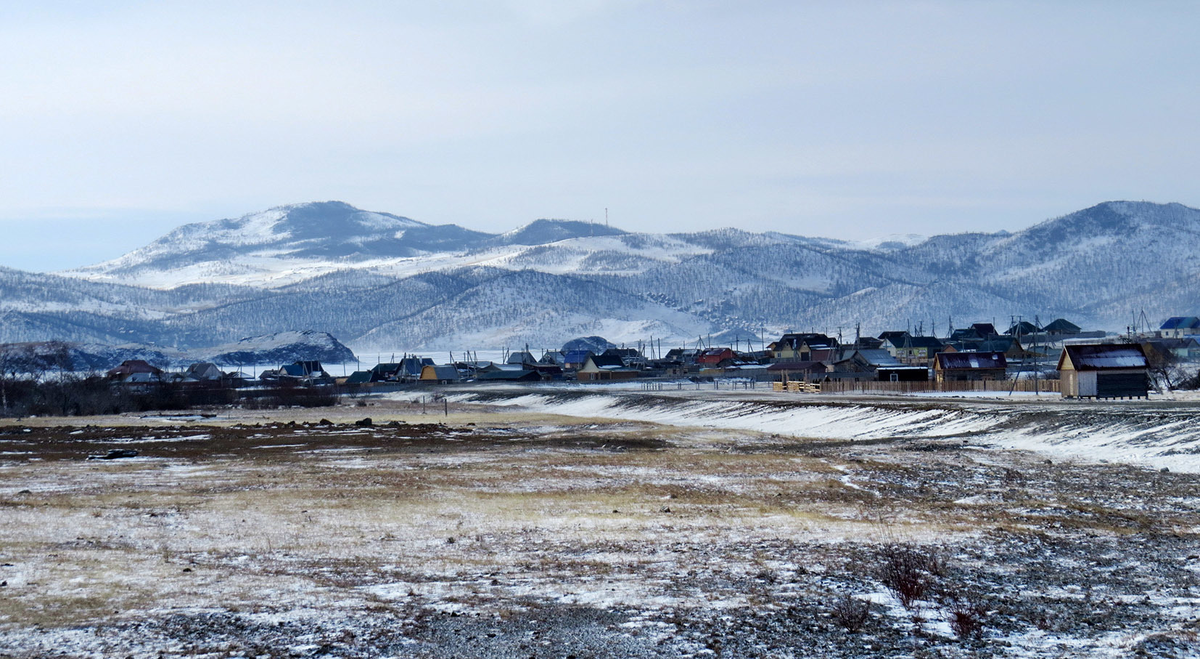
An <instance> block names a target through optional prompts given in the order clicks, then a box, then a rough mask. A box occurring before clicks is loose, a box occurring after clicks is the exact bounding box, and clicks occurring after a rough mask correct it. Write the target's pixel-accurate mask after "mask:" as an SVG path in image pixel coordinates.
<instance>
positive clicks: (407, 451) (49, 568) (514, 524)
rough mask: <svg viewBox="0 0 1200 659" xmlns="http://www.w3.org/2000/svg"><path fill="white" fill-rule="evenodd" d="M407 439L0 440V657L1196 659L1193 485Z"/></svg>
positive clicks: (899, 448)
mask: <svg viewBox="0 0 1200 659" xmlns="http://www.w3.org/2000/svg"><path fill="white" fill-rule="evenodd" d="M427 411H428V412H429V414H421V413H420V412H421V408H420V406H419V405H415V404H412V403H408V402H403V401H377V402H376V403H375V404H373V405H371V406H369V407H354V406H342V407H338V408H332V409H329V408H327V409H315V410H284V411H278V412H264V411H253V412H251V411H232V412H231V411H228V410H223V411H220V412H219V413H218V414H217V415H216V416H211V417H207V418H206V417H203V416H199V415H196V416H191V417H181V416H174V417H169V416H168V417H147V418H141V417H132V416H131V417H113V418H91V419H82V420H78V419H77V420H71V421H70V422H68V421H65V420H60V419H34V420H26V421H11V422H7V423H6V425H3V426H0V565H2V566H0V582H3V585H2V586H0V656H3V657H93V656H94V657H110V656H112V657H126V656H133V657H159V656H167V657H177V656H186V657H242V656H244V657H263V656H269V657H322V656H330V657H568V656H574V657H580V658H582V657H601V656H603V657H642V656H645V657H649V656H710V657H811V656H829V657H893V656H894V657H976V656H996V657H1026V656H1027V657H1035V656H1037V657H1041V656H1077V657H1106V656H1111V657H1127V656H1156V657H1186V656H1196V655H1197V654H1200V637H1198V636H1197V633H1198V632H1200V623H1198V621H1197V616H1198V615H1200V542H1197V540H1198V535H1197V534H1198V532H1200V525H1198V522H1197V510H1198V509H1200V479H1197V477H1196V476H1195V475H1192V474H1182V473H1173V472H1160V471H1157V470H1149V469H1142V468H1135V467H1129V466H1120V465H1084V464H1074V463H1060V462H1058V461H1055V462H1049V461H1047V460H1045V459H1044V457H1043V456H1038V455H1034V454H1030V453H1023V452H1016V451H998V450H993V449H989V448H986V447H982V446H979V445H978V444H976V443H975V442H973V440H972V438H971V437H970V436H963V437H957V436H956V437H938V438H911V437H909V438H905V439H902V440H901V439H886V438H885V439H878V440H872V441H855V442H851V441H845V440H838V439H806V438H803V437H784V436H779V435H772V434H765V433H756V432H751V431H744V430H730V429H717V428H702V427H697V428H686V427H677V426H675V427H672V426H664V425H656V424H652V423H646V422H638V421H629V420H624V421H613V420H607V419H582V418H577V417H564V416H554V415H552V414H546V413H544V412H539V413H526V412H522V411H520V410H519V409H512V408H504V409H503V410H500V409H498V408H492V407H488V406H486V405H464V404H459V405H454V406H451V407H450V409H449V415H448V416H443V415H442V414H441V413H442V412H443V409H442V408H440V407H439V408H437V409H436V410H435V409H433V408H429V409H428V410H427ZM435 411H436V412H437V414H435V413H434V412H435ZM367 416H370V417H371V418H372V425H370V426H366V425H356V424H355V421H358V420H360V419H363V418H364V417H367ZM112 449H134V450H136V451H138V455H137V456H136V457H132V458H125V459H114V460H88V459H87V458H88V456H98V455H104V454H106V453H107V452H108V451H109V450H112Z"/></svg>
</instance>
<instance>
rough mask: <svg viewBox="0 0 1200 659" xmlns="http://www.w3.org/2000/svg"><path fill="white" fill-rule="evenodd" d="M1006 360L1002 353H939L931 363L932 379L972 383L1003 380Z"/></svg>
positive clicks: (1006, 369) (1005, 375) (1006, 364)
mask: <svg viewBox="0 0 1200 659" xmlns="http://www.w3.org/2000/svg"><path fill="white" fill-rule="evenodd" d="M1007 371H1008V360H1007V359H1005V358H1004V353H1002V352H939V353H938V354H937V355H936V356H935V359H934V362H933V377H934V379H935V380H937V381H938V382H974V381H980V380H1003V379H1005V378H1006V377H1007Z"/></svg>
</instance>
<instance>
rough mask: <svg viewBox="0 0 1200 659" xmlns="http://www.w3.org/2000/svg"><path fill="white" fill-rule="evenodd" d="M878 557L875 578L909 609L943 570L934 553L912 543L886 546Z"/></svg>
mask: <svg viewBox="0 0 1200 659" xmlns="http://www.w3.org/2000/svg"><path fill="white" fill-rule="evenodd" d="M882 558H883V565H881V566H880V569H879V580H880V581H882V582H883V585H885V586H887V587H888V589H889V590H891V591H892V593H893V594H895V595H896V599H898V600H900V603H901V604H903V605H904V608H906V609H911V608H913V604H914V603H916V602H917V600H920V599H922V598H923V597H924V596H925V594H926V593H928V592H929V589H930V588H932V587H933V582H934V575H935V574H941V573H943V572H944V571H945V564H944V562H943V561H942V559H941V558H940V557H939V556H937V555H936V553H934V552H926V551H922V550H920V549H918V548H916V547H913V546H912V545H907V544H889V545H886V546H884V548H883V551H882Z"/></svg>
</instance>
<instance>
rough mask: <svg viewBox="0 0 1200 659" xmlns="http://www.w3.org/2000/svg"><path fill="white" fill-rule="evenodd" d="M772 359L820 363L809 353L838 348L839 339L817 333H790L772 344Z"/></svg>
mask: <svg viewBox="0 0 1200 659" xmlns="http://www.w3.org/2000/svg"><path fill="white" fill-rule="evenodd" d="M771 345H772V346H773V348H772V350H771V355H772V358H773V359H774V360H775V361H777V362H808V361H820V360H819V359H814V358H813V357H812V356H811V355H810V354H809V353H811V352H812V351H814V350H830V349H835V348H837V347H838V342H837V339H835V338H833V337H830V336H826V335H824V334H817V333H788V334H784V335H783V336H782V337H780V338H779V340H778V341H776V342H775V343H773V344H771Z"/></svg>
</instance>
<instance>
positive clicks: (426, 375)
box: [421, 364, 462, 384]
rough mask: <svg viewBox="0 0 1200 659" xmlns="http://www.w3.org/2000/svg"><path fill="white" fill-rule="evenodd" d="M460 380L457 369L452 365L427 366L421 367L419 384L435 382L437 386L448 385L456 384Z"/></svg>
mask: <svg viewBox="0 0 1200 659" xmlns="http://www.w3.org/2000/svg"><path fill="white" fill-rule="evenodd" d="M461 379H462V376H461V375H459V373H458V369H457V368H454V366H453V365H452V364H446V365H443V366H436V365H429V364H426V365H425V366H422V367H421V382H435V383H437V384H450V383H451V382H458V381H459V380H461Z"/></svg>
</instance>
